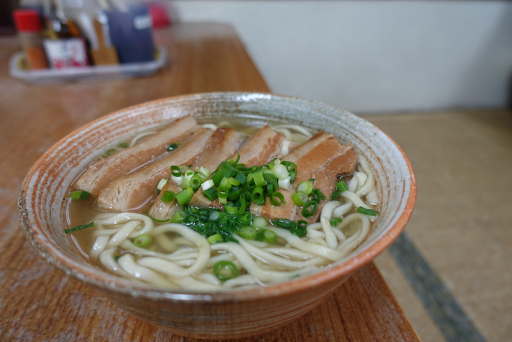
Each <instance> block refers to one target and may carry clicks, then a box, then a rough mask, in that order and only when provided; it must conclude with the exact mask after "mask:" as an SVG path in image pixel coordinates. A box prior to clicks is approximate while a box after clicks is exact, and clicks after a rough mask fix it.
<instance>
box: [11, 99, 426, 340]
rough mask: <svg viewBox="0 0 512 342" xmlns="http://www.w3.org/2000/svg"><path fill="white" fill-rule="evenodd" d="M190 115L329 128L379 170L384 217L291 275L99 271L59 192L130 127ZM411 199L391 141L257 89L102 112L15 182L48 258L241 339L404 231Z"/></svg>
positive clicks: (160, 315) (198, 332)
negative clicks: (181, 277) (155, 275)
mask: <svg viewBox="0 0 512 342" xmlns="http://www.w3.org/2000/svg"><path fill="white" fill-rule="evenodd" d="M187 114H192V115H194V116H195V117H196V118H197V119H198V121H200V122H201V121H202V122H205V121H213V120H219V119H226V120H230V119H234V118H236V119H238V120H242V121H243V122H244V123H246V124H250V125H258V124H259V125H262V124H263V122H266V121H269V120H270V121H272V120H277V121H286V122H291V123H296V124H300V125H303V126H304V127H308V128H311V129H313V130H323V131H326V132H329V133H333V134H334V135H335V136H336V137H337V138H338V139H339V140H340V141H341V142H343V143H346V144H352V145H354V146H355V149H356V150H357V152H358V153H359V154H360V155H363V156H365V157H366V158H367V159H368V161H369V163H370V165H371V166H372V167H373V170H374V172H375V175H376V179H377V183H378V193H379V196H380V198H381V199H382V202H383V204H382V208H381V215H380V216H379V219H378V221H377V222H376V224H375V225H374V228H373V231H372V232H371V234H370V236H369V237H368V238H367V239H366V241H365V242H364V243H363V244H362V245H361V246H360V247H359V248H358V249H357V250H356V251H355V252H354V253H352V254H351V255H349V256H348V257H346V258H345V259H343V260H341V261H339V262H337V263H335V264H334V265H333V266H332V267H329V268H327V269H325V270H322V271H320V272H318V273H315V274H313V275H309V276H305V277H302V278H297V279H295V280H292V281H288V282H284V283H280V284H276V285H272V286H267V287H261V288H252V289H245V290H236V291H231V292H220V293H194V292H187V291H169V290H166V289H161V288H156V287H153V286H150V285H143V284H135V283H133V282H130V281H129V280H126V279H122V278H118V277H116V276H113V275H110V274H108V273H105V272H103V271H101V270H100V269H98V268H96V267H94V266H92V265H91V264H89V263H88V262H87V261H86V260H85V259H84V258H83V257H82V256H81V255H80V253H79V251H78V249H77V247H76V246H75V244H74V243H73V241H72V239H71V238H70V237H69V236H67V235H66V234H64V222H65V212H66V199H65V194H66V191H67V189H68V188H69V187H70V185H71V184H72V182H73V180H74V179H75V178H76V177H77V175H78V174H80V173H81V172H82V170H84V168H85V167H86V166H87V165H88V164H90V163H91V162H92V161H93V160H94V159H95V158H97V157H98V155H100V154H101V151H104V150H105V149H106V148H109V146H115V145H116V142H117V141H119V140H122V139H123V138H124V137H126V136H127V135H130V132H133V131H135V130H141V129H144V128H148V127H152V126H155V125H158V124H161V123H164V122H166V121H169V120H172V119H175V118H178V117H182V116H185V115H187ZM415 198H416V181H415V178H414V173H413V171H412V167H411V165H410V163H409V161H408V159H407V157H406V156H405V155H404V153H403V151H402V150H401V149H400V147H398V145H397V144H396V143H395V142H394V141H393V140H391V139H390V138H389V137H388V136H387V135H386V134H384V133H383V132H382V131H380V130H379V129H378V128H376V127H375V126H373V125H372V124H371V123H369V122H368V121H366V120H364V119H362V118H360V117H357V116H355V115H353V114H350V113H348V112H346V111H343V110H340V109H337V108H334V107H330V106H326V105H323V104H320V103H316V102H312V101H307V100H303V99H298V98H292V97H285V96H278V95H270V94H254V93H209V94H197V95H189V96H181V97H173V98H168V99H162V100H157V101H153V102H148V103H144V104H141V105H138V106H134V107H131V108H128V109H124V110H121V111H118V112H116V113H113V114H111V115H107V116H104V117H102V118H100V119H98V120H96V121H94V122H91V123H90V124H88V125H86V126H84V127H82V128H80V129H79V130H77V131H75V132H73V133H71V134H69V135H68V136H66V137H65V138H63V139H62V140H60V141H59V142H58V143H57V144H55V145H54V146H53V147H52V148H50V149H49V150H48V151H47V152H46V153H45V154H44V155H43V156H42V157H41V158H40V159H39V160H38V161H37V163H36V164H35V165H34V166H33V167H32V169H31V170H30V172H29V173H28V175H27V177H26V178H25V181H24V183H23V186H22V189H21V196H20V198H19V216H20V221H21V226H22V228H23V231H24V233H25V235H26V236H27V238H28V239H29V241H30V243H31V244H32V246H34V248H35V249H37V251H38V252H39V253H40V254H41V255H42V256H43V257H44V258H45V259H46V260H47V261H48V262H50V263H51V264H53V265H55V266H56V267H58V268H59V269H61V270H63V271H64V272H66V274H69V275H71V276H73V277H76V278H77V279H79V280H81V281H83V282H85V283H87V284H90V285H91V286H93V287H94V288H96V289H97V290H98V291H100V292H101V293H103V294H104V295H105V296H107V297H108V298H110V299H111V300H112V301H114V302H115V303H116V304H117V305H119V306H120V307H121V308H123V309H124V310H126V311H128V312H129V313H131V314H133V315H134V316H136V317H139V318H141V319H143V320H145V321H147V322H149V323H152V324H155V325H157V326H159V327H161V328H163V329H166V330H169V331H171V332H174V333H176V334H180V335H185V336H190V337H196V338H219V339H220V338H240V337H244V336H249V335H256V334H260V333H263V332H265V331H267V330H270V329H274V328H277V327H279V326H281V325H284V324H286V323H288V322H290V321H292V320H294V319H296V318H297V317H299V316H301V315H303V314H305V313H306V312H308V311H309V310H311V309H313V308H314V307H315V306H317V305H319V304H320V303H321V302H322V301H324V300H325V299H326V298H327V297H328V296H330V295H331V294H332V293H333V292H334V291H335V290H336V289H337V288H338V287H339V286H340V285H341V284H342V283H343V282H344V281H345V280H346V279H347V278H348V277H350V275H351V274H352V273H353V272H354V271H355V270H357V269H358V268H360V267H361V266H363V265H365V264H366V263H368V262H370V261H371V260H372V259H373V258H375V257H376V256H377V255H378V254H379V253H381V252H382V251H383V250H384V249H385V248H386V247H388V246H389V245H390V244H391V243H392V242H393V240H395V238H396V237H397V236H398V235H399V234H400V233H401V231H402V230H403V229H404V227H405V225H406V223H407V221H408V220H409V217H410V216H411V213H412V210H413V207H414V202H415Z"/></svg>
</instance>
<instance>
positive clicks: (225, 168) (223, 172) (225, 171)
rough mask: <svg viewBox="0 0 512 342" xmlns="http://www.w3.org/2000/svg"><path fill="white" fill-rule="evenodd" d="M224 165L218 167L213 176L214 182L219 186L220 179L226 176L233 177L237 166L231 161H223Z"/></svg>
mask: <svg viewBox="0 0 512 342" xmlns="http://www.w3.org/2000/svg"><path fill="white" fill-rule="evenodd" d="M221 165H222V167H221V168H220V169H218V170H217V171H216V172H215V174H214V175H213V176H212V179H213V182H214V183H215V185H216V186H219V184H220V181H221V180H222V179H223V178H224V177H226V178H229V177H231V174H232V173H233V171H234V170H235V168H234V167H233V166H232V165H231V164H230V163H223V164H221Z"/></svg>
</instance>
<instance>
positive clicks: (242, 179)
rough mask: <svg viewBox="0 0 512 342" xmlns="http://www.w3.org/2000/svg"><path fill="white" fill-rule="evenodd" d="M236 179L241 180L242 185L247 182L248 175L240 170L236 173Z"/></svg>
mask: <svg viewBox="0 0 512 342" xmlns="http://www.w3.org/2000/svg"><path fill="white" fill-rule="evenodd" d="M235 179H236V180H237V181H239V182H240V184H242V185H243V184H245V181H246V179H247V177H246V176H245V175H244V174H243V173H242V172H238V173H237V174H236V176H235Z"/></svg>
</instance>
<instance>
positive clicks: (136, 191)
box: [66, 116, 379, 291]
mask: <svg viewBox="0 0 512 342" xmlns="http://www.w3.org/2000/svg"><path fill="white" fill-rule="evenodd" d="M378 204H379V199H378V197H377V192H376V187H375V177H374V175H373V173H372V170H371V169H370V167H369V165H368V162H367V161H366V160H365V159H364V158H363V157H362V156H358V155H357V153H356V152H355V151H354V150H353V147H352V146H349V145H343V144H341V143H340V142H338V141H337V140H336V139H335V138H334V136H333V135H331V134H328V133H324V132H318V133H316V134H314V135H313V134H311V133H310V132H309V131H308V130H306V129H304V128H303V127H300V126H296V125H285V124H281V125H273V126H272V127H270V126H268V125H267V126H265V127H262V128H255V127H248V126H241V125H236V124H233V123H231V124H230V123H226V122H222V123H217V125H214V124H204V125H199V124H198V123H197V122H196V121H195V119H194V118H193V117H191V116H187V117H184V118H181V119H178V120H176V121H174V122H172V123H171V124H170V125H168V126H167V127H165V128H163V129H161V130H159V131H145V132H142V133H139V134H137V135H135V136H133V138H132V139H130V140H127V141H123V142H120V143H119V144H118V146H117V147H116V148H112V149H109V150H106V151H102V154H101V156H100V158H99V159H98V160H97V161H95V162H94V163H92V164H91V165H90V166H89V167H88V168H87V169H86V170H85V171H84V173H83V174H82V175H81V176H80V177H79V178H78V180H77V181H76V182H75V184H74V185H73V189H72V191H71V192H70V200H69V210H68V225H69V229H68V230H66V233H68V234H72V236H73V238H74V240H75V241H76V242H77V244H78V245H79V247H80V248H81V250H82V251H84V254H85V255H87V256H88V258H89V260H90V261H91V262H92V263H93V264H94V265H96V266H98V267H100V268H102V269H103V270H105V271H107V272H111V273H113V274H115V275H118V276H121V277H126V278H128V279H132V280H134V281H140V282H144V283H149V284H153V285H156V286H163V287H168V288H177V289H190V290H198V291H211V290H227V289H233V288H244V287H250V286H265V285H268V284H272V283H276V282H281V281H287V280H290V279H293V278H295V277H297V276H300V275H303V274H307V273H311V272H313V271H315V270H318V269H320V268H323V267H327V266H328V265H330V264H332V263H334V262H336V261H338V260H340V259H342V258H344V257H345V256H347V255H348V254H349V253H350V252H351V251H353V250H354V249H355V248H356V247H357V246H359V245H360V244H361V243H362V242H363V241H364V239H365V238H366V237H367V235H368V233H369V231H370V226H371V222H372V221H375V219H376V217H377V215H378V212H377V211H376V210H375V209H376V206H377V205H378Z"/></svg>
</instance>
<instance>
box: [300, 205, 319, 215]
mask: <svg viewBox="0 0 512 342" xmlns="http://www.w3.org/2000/svg"><path fill="white" fill-rule="evenodd" d="M316 209H318V202H316V201H309V202H307V203H306V204H304V208H302V216H304V217H305V218H308V217H311V216H313V215H315V213H316Z"/></svg>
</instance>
